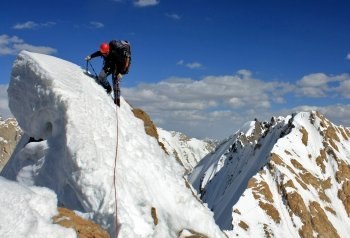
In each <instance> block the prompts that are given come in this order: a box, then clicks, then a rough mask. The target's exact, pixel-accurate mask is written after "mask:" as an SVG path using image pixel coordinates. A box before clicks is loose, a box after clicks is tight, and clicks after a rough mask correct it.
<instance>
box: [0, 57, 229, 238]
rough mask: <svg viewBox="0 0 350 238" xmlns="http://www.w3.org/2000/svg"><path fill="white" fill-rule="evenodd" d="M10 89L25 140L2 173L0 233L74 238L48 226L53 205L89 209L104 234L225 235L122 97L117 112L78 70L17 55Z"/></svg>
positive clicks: (60, 62) (12, 106) (86, 211)
mask: <svg viewBox="0 0 350 238" xmlns="http://www.w3.org/2000/svg"><path fill="white" fill-rule="evenodd" d="M8 95H9V106H10V109H11V112H12V113H13V115H14V116H15V117H16V119H17V121H18V122H19V126H20V127H21V128H22V129H23V131H24V136H23V137H22V139H21V141H20V142H19V143H18V145H17V148H16V150H15V151H14V153H13V155H12V157H11V159H10V161H9V163H8V164H7V165H6V166H5V168H4V169H3V171H2V172H1V174H0V175H1V176H2V177H1V179H0V186H1V187H6V188H7V190H9V191H7V190H4V189H2V190H1V191H0V201H1V202H0V212H1V213H3V212H4V211H6V212H4V214H1V216H0V221H1V222H0V224H2V226H1V227H0V237H23V234H28V235H27V236H26V237H39V238H40V237H75V236H74V235H73V233H72V231H71V230H69V229H66V228H61V227H58V226H57V225H54V224H52V221H51V220H50V219H51V217H52V216H53V215H55V213H56V212H57V206H58V205H60V206H65V207H68V208H70V209H73V210H77V211H79V212H80V213H82V214H93V217H92V218H93V220H94V221H95V222H97V223H98V224H100V225H101V226H102V227H104V228H105V229H107V230H108V231H109V233H110V234H111V236H112V237H115V236H116V235H117V234H118V235H119V236H118V237H177V236H178V234H179V233H180V232H181V230H184V229H188V230H194V231H196V232H199V233H203V234H205V235H207V236H209V237H225V235H224V234H223V233H222V232H221V231H220V229H219V227H218V226H217V225H216V224H215V221H214V219H213V214H212V212H211V211H210V210H209V209H208V208H206V207H205V206H203V205H202V204H201V203H200V202H199V201H198V200H197V199H196V198H195V197H194V196H193V195H192V193H191V191H190V190H189V189H188V188H187V187H186V185H185V181H184V179H183V174H184V168H183V167H181V166H180V165H179V164H178V163H177V162H176V160H175V158H173V157H170V156H168V155H166V154H165V153H164V152H163V150H162V149H161V148H160V147H159V145H158V142H157V141H156V139H154V138H151V137H149V136H148V135H146V133H145V131H144V125H143V122H142V121H141V120H139V119H137V118H135V117H134V115H133V113H132V110H131V107H130V106H129V105H128V104H127V103H126V101H125V100H124V99H123V98H121V107H120V108H118V109H116V107H115V104H114V103H113V101H112V100H111V98H110V97H109V96H108V95H107V94H106V93H105V92H104V90H103V88H102V87H101V86H99V85H98V84H96V83H95V81H94V80H93V79H92V78H90V77H89V76H87V75H85V74H84V72H83V70H82V69H81V68H80V67H79V66H77V65H75V64H72V63H70V62H68V61H65V60H62V59H59V58H56V57H53V56H48V55H43V54H37V53H31V52H28V51H22V52H21V53H20V54H19V55H18V57H17V59H16V61H15V62H14V65H13V71H12V75H11V81H10V85H9V89H8ZM29 137H34V138H35V139H42V141H38V142H30V143H28V140H29ZM115 159H116V160H115ZM115 161H116V174H115V182H116V188H117V190H116V196H117V206H116V204H115V199H114V192H115V191H114V185H113V184H114V163H115ZM5 178H6V179H5ZM9 180H13V181H17V182H10V181H9ZM39 201H40V202H39ZM10 202H12V205H11V209H7V208H6V207H5V206H7V207H9V205H8V204H9V203H10ZM39 204H40V205H39ZM116 207H117V219H116V216H115V208H116ZM152 208H155V211H156V216H157V219H158V224H157V225H155V224H154V219H153V218H152V215H151V210H152ZM34 211H36V212H34ZM20 214H24V215H25V216H23V215H20ZM198 219H200V222H198ZM33 223H35V224H37V226H33ZM4 224H6V225H5V226H4ZM116 226H117V228H116ZM48 233H50V236H48V235H46V236H45V234H48ZM116 233H117V234H116Z"/></svg>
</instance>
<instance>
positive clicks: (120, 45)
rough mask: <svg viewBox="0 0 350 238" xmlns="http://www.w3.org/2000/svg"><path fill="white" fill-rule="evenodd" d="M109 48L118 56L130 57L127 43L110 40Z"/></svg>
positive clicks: (129, 48)
mask: <svg viewBox="0 0 350 238" xmlns="http://www.w3.org/2000/svg"><path fill="white" fill-rule="evenodd" d="M109 48H110V50H114V51H116V52H117V53H118V54H120V55H123V56H125V57H131V47H130V43H129V41H126V40H112V41H110V42H109Z"/></svg>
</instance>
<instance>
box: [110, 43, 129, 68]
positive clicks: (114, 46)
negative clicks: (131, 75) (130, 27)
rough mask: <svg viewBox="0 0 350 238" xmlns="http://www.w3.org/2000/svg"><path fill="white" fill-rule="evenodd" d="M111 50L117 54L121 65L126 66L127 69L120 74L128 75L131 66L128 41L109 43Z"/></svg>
mask: <svg viewBox="0 0 350 238" xmlns="http://www.w3.org/2000/svg"><path fill="white" fill-rule="evenodd" d="M109 48H110V51H114V52H116V54H117V58H118V61H119V63H120V64H121V65H126V68H124V69H123V70H122V71H120V73H122V74H127V73H128V72H129V68H130V65H131V47H130V43H129V42H128V41H126V40H112V41H110V42H109ZM126 62H128V63H126Z"/></svg>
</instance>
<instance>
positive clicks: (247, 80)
mask: <svg viewBox="0 0 350 238" xmlns="http://www.w3.org/2000/svg"><path fill="white" fill-rule="evenodd" d="M179 64H183V62H182V61H181V62H179ZM288 87H290V85H288V84H282V83H278V82H264V81H262V80H259V79H255V78H253V77H252V73H251V72H250V71H248V70H245V71H240V72H239V73H237V74H235V75H226V76H207V77H204V78H203V79H201V80H193V79H190V78H176V77H172V78H169V79H167V80H164V81H161V82H158V83H155V84H142V85H138V86H137V87H135V88H125V89H123V92H122V94H123V95H124V96H125V98H127V99H128V101H130V103H131V104H132V105H134V106H137V107H140V108H142V109H144V110H145V111H146V112H148V113H149V114H150V115H151V117H152V119H153V120H154V121H155V123H156V124H157V125H159V126H161V127H164V128H166V127H169V129H171V130H176V128H179V129H181V128H187V129H188V131H193V130H195V129H194V128H190V126H189V125H188V124H189V122H191V124H192V125H193V124H196V125H197V126H196V128H201V130H202V131H201V130H199V129H198V131H196V132H195V133H197V134H196V135H195V136H198V137H200V136H201V135H203V136H204V134H207V133H206V132H205V131H206V130H209V129H210V130H212V131H214V132H212V133H214V134H217V135H218V136H219V134H221V135H222V134H225V133H228V132H230V133H231V132H232V131H230V129H227V128H238V127H239V126H241V125H242V124H243V123H244V122H245V121H246V120H251V119H252V118H254V117H256V115H262V114H263V112H264V111H266V110H269V109H270V108H271V106H272V104H273V103H274V101H272V100H273V98H274V97H275V96H274V94H277V93H276V92H275V90H276V89H280V92H281V93H282V92H289V91H290V89H288ZM279 97H282V95H279ZM163 122H166V125H165V124H163ZM158 123H159V124H158ZM208 123H209V124H208ZM224 127H226V129H225V128H224ZM184 132H186V131H184Z"/></svg>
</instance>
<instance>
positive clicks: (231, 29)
mask: <svg viewBox="0 0 350 238" xmlns="http://www.w3.org/2000/svg"><path fill="white" fill-rule="evenodd" d="M349 9H350V2H348V1H346V0H313V1H310V0H303V1H302V0H283V1H282V0H266V1H262V0H238V1H229V0H226V1H209V0H204V1H203V0H186V1H169V0H167V1H166V0H115V1H113V0H88V1H68V0H61V1H37V0H34V1H18V0H13V1H7V2H6V4H5V6H4V7H2V8H1V10H0V21H1V32H0V84H1V86H0V95H1V101H0V109H1V111H2V115H3V117H6V116H7V115H8V112H6V110H8V109H7V108H6V107H7V98H6V97H7V96H6V87H7V86H6V85H7V84H8V82H9V79H10V74H11V65H12V63H13V61H14V59H15V57H16V55H17V54H18V52H19V51H20V50H22V49H26V50H30V51H35V52H41V53H45V54H51V55H53V56H56V57H59V58H62V59H65V60H68V61H71V62H73V63H75V64H78V65H81V66H82V67H85V62H84V60H83V59H84V57H85V56H86V55H88V54H90V53H92V52H94V51H95V50H97V49H98V46H99V44H100V43H101V42H104V41H109V40H110V39H126V40H129V41H130V42H131V44H132V55H133V58H132V68H131V70H130V73H129V74H128V75H127V76H125V77H124V79H123V82H122V95H123V96H125V97H126V99H127V100H128V101H129V102H130V103H131V104H132V105H133V106H135V107H141V108H143V109H144V110H146V112H148V113H149V114H150V115H151V117H152V119H153V120H154V121H155V123H156V124H157V125H158V126H160V127H163V128H164V129H167V130H178V131H182V132H184V133H185V134H188V135H190V136H195V137H205V136H208V137H216V138H223V137H225V136H228V135H231V134H232V133H233V132H235V130H237V129H238V128H239V127H240V126H241V125H242V124H243V123H244V122H245V121H247V120H253V119H254V118H258V119H260V120H264V119H269V118H270V117H271V116H278V115H286V114H289V113H292V112H294V111H300V110H309V109H313V110H319V111H321V112H322V113H324V114H325V115H326V116H327V117H328V118H330V119H331V120H332V121H333V122H334V123H336V124H343V125H346V126H349V122H348V121H349V120H348V119H347V118H349V116H350V110H349V108H350V104H349V98H350V91H349V90H350V76H349V67H350V28H349V25H350V17H349V11H348V10H349ZM92 64H93V66H94V68H95V70H96V71H97V72H98V71H99V70H100V66H101V60H100V59H94V60H93V61H92Z"/></svg>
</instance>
